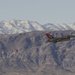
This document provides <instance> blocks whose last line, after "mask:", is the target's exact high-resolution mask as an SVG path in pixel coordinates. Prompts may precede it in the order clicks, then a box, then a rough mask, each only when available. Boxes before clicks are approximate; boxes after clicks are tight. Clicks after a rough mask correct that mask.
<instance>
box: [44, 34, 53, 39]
mask: <svg viewBox="0 0 75 75" xmlns="http://www.w3.org/2000/svg"><path fill="white" fill-rule="evenodd" d="M45 35H46V36H47V37H48V38H49V39H51V38H53V36H52V35H50V34H49V33H46V34H45Z"/></svg>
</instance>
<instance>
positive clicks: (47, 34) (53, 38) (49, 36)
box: [45, 33, 75, 43]
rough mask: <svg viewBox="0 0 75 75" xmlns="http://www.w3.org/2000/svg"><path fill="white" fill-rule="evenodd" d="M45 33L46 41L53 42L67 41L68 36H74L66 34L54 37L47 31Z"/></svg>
mask: <svg viewBox="0 0 75 75" xmlns="http://www.w3.org/2000/svg"><path fill="white" fill-rule="evenodd" d="M45 35H46V36H47V37H48V40H47V41H46V42H53V43H57V42H63V41H69V40H70V38H72V37H75V35H67V36H62V37H54V36H52V35H51V34H49V33H46V34H45Z"/></svg>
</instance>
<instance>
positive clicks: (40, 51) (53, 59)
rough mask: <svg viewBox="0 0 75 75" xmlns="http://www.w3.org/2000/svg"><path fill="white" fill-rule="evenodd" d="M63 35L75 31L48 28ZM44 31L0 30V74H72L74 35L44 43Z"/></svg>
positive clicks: (74, 58) (73, 72)
mask: <svg viewBox="0 0 75 75" xmlns="http://www.w3.org/2000/svg"><path fill="white" fill-rule="evenodd" d="M48 32H49V33H50V34H52V35H53V36H55V37H62V36H65V35H67V34H69V33H70V32H72V33H74V34H75V31H48ZM45 33H46V31H35V32H26V33H19V34H0V75H75V38H71V39H70V40H69V41H64V42H58V43H51V42H49V43H46V41H47V37H46V36H44V35H45Z"/></svg>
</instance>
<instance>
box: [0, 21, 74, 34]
mask: <svg viewBox="0 0 75 75" xmlns="http://www.w3.org/2000/svg"><path fill="white" fill-rule="evenodd" d="M44 30H51V31H56V30H58V31H59V30H75V23H73V24H51V23H48V24H44V25H41V24H39V23H37V22H35V21H28V20H27V21H24V20H11V21H0V34H15V33H24V32H31V31H44Z"/></svg>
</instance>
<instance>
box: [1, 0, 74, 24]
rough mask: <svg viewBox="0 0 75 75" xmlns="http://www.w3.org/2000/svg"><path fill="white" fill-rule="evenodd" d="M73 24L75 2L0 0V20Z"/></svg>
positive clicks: (58, 0) (64, 0)
mask: <svg viewBox="0 0 75 75" xmlns="http://www.w3.org/2000/svg"><path fill="white" fill-rule="evenodd" d="M12 19H15V20H30V21H36V22H38V23H40V24H46V23H73V22H75V0H0V20H1V21H2V20H5V21H10V20H12Z"/></svg>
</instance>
